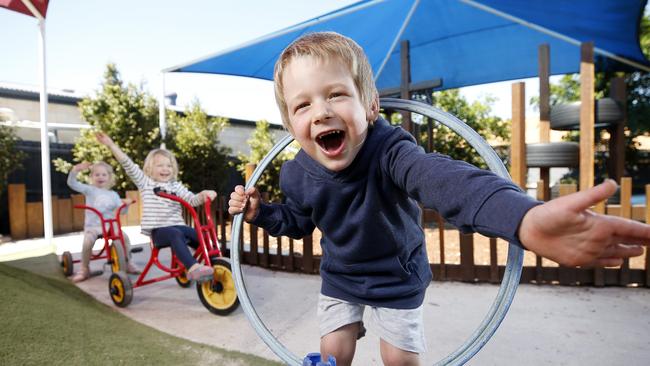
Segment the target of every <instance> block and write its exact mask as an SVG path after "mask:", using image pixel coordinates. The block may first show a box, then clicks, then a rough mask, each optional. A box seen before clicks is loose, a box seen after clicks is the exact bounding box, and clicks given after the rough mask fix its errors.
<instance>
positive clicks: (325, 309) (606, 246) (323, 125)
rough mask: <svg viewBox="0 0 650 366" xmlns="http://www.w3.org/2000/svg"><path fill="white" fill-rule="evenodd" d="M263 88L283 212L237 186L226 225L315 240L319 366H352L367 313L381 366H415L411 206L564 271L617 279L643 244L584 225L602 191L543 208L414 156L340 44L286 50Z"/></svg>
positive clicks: (422, 253)
mask: <svg viewBox="0 0 650 366" xmlns="http://www.w3.org/2000/svg"><path fill="white" fill-rule="evenodd" d="M274 83H275V96H276V102H277V104H278V107H279V109H280V113H281V115H282V120H283V123H284V126H285V127H286V128H287V129H288V130H289V132H290V133H291V135H292V136H293V137H294V138H295V139H296V140H297V141H298V143H300V146H301V150H300V151H299V152H298V154H297V155H296V157H295V159H294V160H292V161H288V162H286V163H285V164H284V165H283V167H282V170H281V174H280V188H281V189H282V191H283V193H284V195H285V199H286V200H285V202H284V203H282V204H266V203H264V202H262V200H261V198H260V194H259V192H258V191H257V190H256V189H255V188H250V189H249V190H248V191H246V192H245V191H244V188H243V187H242V186H237V187H236V188H235V191H234V192H233V193H232V194H231V196H230V201H229V212H230V213H231V214H239V213H243V214H244V220H245V221H246V222H249V223H252V224H255V225H257V226H260V227H263V228H264V229H266V230H268V231H269V233H271V234H272V235H274V236H279V235H287V236H290V237H293V238H301V237H303V236H306V235H308V234H310V233H311V232H312V231H313V230H314V228H315V227H318V228H319V229H320V231H321V232H322V234H323V237H322V240H321V247H322V252H323V256H322V259H321V265H320V274H321V278H322V285H321V293H320V295H319V301H318V312H317V313H318V319H319V331H320V335H321V343H320V344H321V355H322V357H323V359H326V358H327V355H333V356H335V357H336V361H337V362H336V363H337V365H350V364H351V362H352V359H353V356H354V352H355V347H356V341H357V339H358V338H359V337H360V336H362V335H363V332H364V330H365V328H364V325H363V323H362V318H363V312H364V309H365V308H366V307H368V308H369V310H370V312H371V314H370V316H369V324H368V328H369V330H371V331H372V332H374V333H376V334H377V335H378V336H379V338H380V345H379V346H380V347H379V349H380V353H381V357H382V360H383V362H384V364H386V365H417V364H419V356H418V354H419V353H422V352H423V351H425V340H424V332H423V329H422V327H423V322H422V317H423V314H422V302H423V298H424V294H425V291H426V288H427V286H428V285H429V283H430V282H431V279H432V274H431V270H430V267H429V262H428V259H427V254H426V246H425V240H424V234H423V231H422V229H421V228H420V225H419V223H420V210H419V208H418V204H417V202H421V203H422V204H423V205H424V207H427V208H432V209H435V210H436V211H438V212H439V213H440V214H441V215H442V216H443V217H445V219H446V220H447V221H449V222H450V223H452V224H454V225H455V226H456V227H458V228H459V229H460V230H461V231H463V232H480V233H482V234H484V235H488V236H498V237H501V238H504V239H506V240H508V241H509V242H511V243H514V244H516V245H520V246H523V247H524V248H526V249H529V250H532V251H534V252H535V253H538V254H540V255H543V256H545V257H547V258H549V259H552V260H554V261H556V262H559V263H561V264H565V265H571V266H575V265H604V266H616V265H619V264H621V262H622V258H627V257H631V256H637V255H640V254H642V253H643V248H642V246H641V245H643V244H647V243H648V241H650V226H648V225H644V224H641V223H637V222H634V221H630V220H624V219H621V218H617V217H612V216H603V215H597V214H595V213H593V212H591V211H588V208H589V207H590V206H591V205H594V204H595V203H597V202H599V201H601V200H604V199H606V198H607V197H608V196H610V195H611V194H613V193H614V191H615V189H616V185H615V183H613V182H612V181H607V182H605V183H603V184H601V185H599V186H597V187H594V188H592V189H590V190H587V191H584V192H579V193H576V194H574V195H570V196H566V197H563V198H560V199H557V200H553V201H551V202H548V203H545V204H542V203H541V202H538V201H535V200H533V199H531V198H529V197H528V196H527V195H526V194H524V193H523V192H521V190H520V189H519V188H518V187H517V186H516V185H514V184H512V183H511V182H509V181H507V180H505V179H502V178H500V177H498V176H496V175H495V174H493V173H491V172H489V171H485V170H480V169H478V168H475V167H473V166H471V165H469V164H467V163H464V162H460V161H455V160H452V159H450V158H449V157H446V156H443V155H439V154H435V153H429V154H427V153H425V152H424V150H423V149H422V148H420V147H419V146H418V145H417V144H416V143H415V140H414V139H413V137H412V136H411V135H410V134H408V133H407V132H406V131H404V130H403V129H401V128H399V127H393V126H391V125H390V124H389V123H388V122H387V121H386V120H384V119H383V118H381V117H380V115H379V100H378V93H377V90H376V87H375V85H374V82H373V76H372V70H371V68H370V65H369V63H368V60H367V58H366V56H365V54H364V52H363V50H362V49H361V48H360V47H359V46H358V45H357V44H356V43H355V42H354V41H352V40H351V39H349V38H347V37H344V36H342V35H339V34H336V33H331V32H325V33H313V34H308V35H305V36H302V37H301V38H299V39H297V40H296V41H294V42H293V43H292V44H290V45H289V46H288V47H287V48H286V49H285V50H284V51H283V52H282V54H281V55H280V57H279V59H278V61H277V62H276V65H275V72H274Z"/></svg>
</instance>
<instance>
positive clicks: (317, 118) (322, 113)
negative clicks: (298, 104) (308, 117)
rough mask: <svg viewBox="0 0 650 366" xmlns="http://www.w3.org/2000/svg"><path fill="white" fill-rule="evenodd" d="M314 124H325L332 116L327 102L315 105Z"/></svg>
mask: <svg viewBox="0 0 650 366" xmlns="http://www.w3.org/2000/svg"><path fill="white" fill-rule="evenodd" d="M313 111H314V114H313V117H312V123H318V122H323V121H325V120H327V119H328V118H330V117H331V116H332V113H331V111H330V108H329V105H328V104H327V103H325V102H322V103H314V107H313Z"/></svg>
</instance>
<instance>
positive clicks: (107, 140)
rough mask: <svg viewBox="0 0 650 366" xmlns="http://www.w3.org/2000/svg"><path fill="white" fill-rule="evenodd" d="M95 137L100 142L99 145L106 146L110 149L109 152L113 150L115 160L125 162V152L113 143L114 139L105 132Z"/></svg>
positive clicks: (98, 133)
mask: <svg viewBox="0 0 650 366" xmlns="http://www.w3.org/2000/svg"><path fill="white" fill-rule="evenodd" d="M95 137H96V138H97V141H99V143H101V144H102V145H105V146H106V147H108V149H109V150H111V152H112V153H113V156H115V159H117V160H118V161H121V160H124V158H126V157H127V156H126V154H125V153H124V151H122V149H120V147H119V146H117V144H116V143H115V142H113V139H111V137H110V136H108V135H107V134H105V133H103V132H97V133H96V134H95Z"/></svg>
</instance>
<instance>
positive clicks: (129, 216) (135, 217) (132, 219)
mask: <svg viewBox="0 0 650 366" xmlns="http://www.w3.org/2000/svg"><path fill="white" fill-rule="evenodd" d="M124 197H126V198H130V199H132V200H135V203H134V204H132V205H129V210H128V211H127V212H126V225H124V226H135V225H140V220H141V219H142V199H141V198H140V192H139V191H126V192H124Z"/></svg>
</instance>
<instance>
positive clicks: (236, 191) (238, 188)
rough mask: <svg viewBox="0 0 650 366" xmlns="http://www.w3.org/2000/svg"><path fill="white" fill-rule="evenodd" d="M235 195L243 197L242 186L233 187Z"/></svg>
mask: <svg viewBox="0 0 650 366" xmlns="http://www.w3.org/2000/svg"><path fill="white" fill-rule="evenodd" d="M235 193H237V194H239V195H241V196H243V195H244V194H245V192H244V186H241V185H240V186H235Z"/></svg>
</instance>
